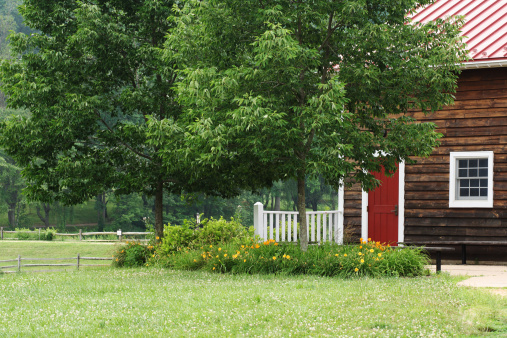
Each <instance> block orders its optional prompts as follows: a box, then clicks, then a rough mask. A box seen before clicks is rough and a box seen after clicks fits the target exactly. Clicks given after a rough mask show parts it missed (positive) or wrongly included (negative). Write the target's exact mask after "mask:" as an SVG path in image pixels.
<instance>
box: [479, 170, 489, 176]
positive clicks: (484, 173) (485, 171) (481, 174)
mask: <svg viewBox="0 0 507 338" xmlns="http://www.w3.org/2000/svg"><path fill="white" fill-rule="evenodd" d="M479 177H488V169H479Z"/></svg>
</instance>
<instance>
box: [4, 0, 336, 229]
mask: <svg viewBox="0 0 507 338" xmlns="http://www.w3.org/2000/svg"><path fill="white" fill-rule="evenodd" d="M21 2H22V1H21V0H0V58H1V59H7V58H10V57H11V55H10V48H9V43H8V36H9V34H10V33H11V32H16V33H19V32H21V33H24V34H30V33H32V32H33V31H32V30H31V29H30V28H29V27H27V26H25V25H24V24H23V18H22V16H21V15H20V14H19V12H18V6H19V5H20V4H21ZM29 114H30V112H28V111H24V110H14V109H10V108H7V98H6V97H5V95H4V94H3V93H2V92H1V91H0V120H4V119H5V118H7V117H8V116H10V115H24V116H28V115H29ZM21 172H22V168H19V167H18V166H17V165H16V163H15V161H14V160H13V159H12V158H10V157H9V156H7V155H6V154H5V153H4V152H3V151H2V150H1V149H0V226H2V227H11V228H31V227H49V226H52V227H56V228H58V229H59V230H60V231H64V230H65V229H68V228H73V229H72V230H74V229H75V227H87V228H96V229H97V230H99V231H101V230H116V229H118V228H121V229H123V230H125V231H128V230H131V231H132V230H144V229H145V225H146V223H148V222H151V220H153V212H154V200H153V198H150V197H147V196H146V195H143V194H130V195H117V194H115V193H114V191H104V192H103V193H102V194H99V195H97V196H95V198H94V199H92V200H89V201H88V202H86V203H83V204H79V205H73V206H64V205H62V204H61V203H58V202H55V203H52V204H50V203H40V202H36V201H28V200H27V199H26V198H25V196H24V194H23V188H25V187H26V186H27V185H28V184H30V182H26V181H25V180H24V179H23V177H22V174H21ZM336 195H337V194H336V192H334V191H332V189H331V188H330V187H329V186H327V185H326V184H325V183H324V180H323V179H321V178H320V179H319V178H317V179H308V180H307V184H306V204H307V207H308V208H311V209H313V210H332V209H334V208H336V204H337V199H336ZM259 201H260V202H262V203H263V204H264V206H265V208H266V209H268V210H293V211H296V206H297V186H296V182H295V181H294V180H289V181H286V182H281V181H279V182H277V183H275V184H274V185H273V186H272V187H271V188H270V189H262V190H260V191H258V192H255V193H252V192H248V191H244V192H242V193H241V194H240V195H239V196H237V197H236V198H232V199H223V198H220V197H213V196H206V195H205V194H187V195H174V194H166V195H165V196H164V223H171V224H180V223H181V222H182V221H183V219H188V218H194V217H195V216H196V214H201V215H202V216H201V218H202V217H205V218H209V217H214V218H218V217H220V216H223V217H225V218H230V217H240V218H241V220H242V222H243V224H244V225H246V226H248V225H252V224H253V204H254V203H255V202H259Z"/></svg>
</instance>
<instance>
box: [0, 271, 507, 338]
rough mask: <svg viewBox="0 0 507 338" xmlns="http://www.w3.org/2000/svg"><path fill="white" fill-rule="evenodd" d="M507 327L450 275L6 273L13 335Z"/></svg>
mask: <svg viewBox="0 0 507 338" xmlns="http://www.w3.org/2000/svg"><path fill="white" fill-rule="evenodd" d="M20 300H23V301H20ZM506 334H507V300H506V299H505V298H495V297H493V296H492V295H490V294H489V293H488V291H486V290H471V289H466V288H459V287H457V286H456V279H453V278H451V277H448V276H440V277H425V278H415V279H396V278H387V279H355V280H341V279H334V278H316V277H304V276H303V277H301V276H299V277H284V276H248V275H243V276H230V275H220V274H210V273H205V272H181V271H178V272H175V271H171V270H158V269H101V270H94V271H91V270H87V271H82V272H81V271H80V272H62V273H45V274H40V273H39V274H35V273H25V274H9V275H2V276H0V336H5V337H10V336H34V337H35V336H37V337H40V336H79V337H85V336H96V335H100V336H113V337H123V336H138V337H141V336H160V337H189V336H199V337H215V336H216V337H221V336H263V337H268V336H269V337H288V336H296V337H308V336H314V337H315V336H328V337H376V336H380V337H415V336H417V337H419V336H422V337H451V336H470V335H488V336H489V335H496V336H505V335H506Z"/></svg>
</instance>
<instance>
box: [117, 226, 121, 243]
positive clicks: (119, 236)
mask: <svg viewBox="0 0 507 338" xmlns="http://www.w3.org/2000/svg"><path fill="white" fill-rule="evenodd" d="M116 234H117V235H118V239H119V240H120V242H121V240H122V235H121V229H118V231H116Z"/></svg>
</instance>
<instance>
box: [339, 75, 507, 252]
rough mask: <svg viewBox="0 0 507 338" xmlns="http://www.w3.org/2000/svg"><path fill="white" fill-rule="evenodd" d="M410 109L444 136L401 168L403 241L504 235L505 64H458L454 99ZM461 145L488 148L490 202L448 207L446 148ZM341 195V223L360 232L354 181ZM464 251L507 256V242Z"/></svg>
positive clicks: (506, 195) (506, 203)
mask: <svg viewBox="0 0 507 338" xmlns="http://www.w3.org/2000/svg"><path fill="white" fill-rule="evenodd" d="M412 115H413V116H414V117H415V118H417V119H418V120H420V121H424V122H433V123H435V124H436V125H437V128H438V131H439V132H440V133H442V134H443V135H444V137H443V138H442V139H441V145H440V147H439V148H437V149H435V151H434V152H433V154H432V155H431V156H430V157H428V158H415V159H416V160H417V164H414V165H407V166H406V168H405V170H406V172H405V222H404V224H405V233H404V235H405V241H407V242H409V241H410V242H425V241H438V240H495V241H497V240H502V241H507V68H494V69H473V70H464V71H463V72H462V73H461V75H460V79H459V81H458V90H457V93H456V99H455V104H454V105H452V106H449V107H444V109H442V110H440V111H438V112H435V113H432V114H430V115H424V114H423V113H421V112H414V113H412ZM461 151H493V152H494V158H493V162H494V166H493V170H494V173H493V182H494V185H493V208H449V169H450V156H449V154H450V152H461ZM344 198H345V203H344V206H345V211H344V225H345V228H346V229H347V227H348V228H349V229H354V232H355V233H356V234H357V233H359V234H360V229H361V189H360V187H359V186H357V185H355V186H353V187H352V188H351V189H347V190H346V191H345V194H344ZM467 252H468V256H469V259H470V260H471V261H472V260H474V259H477V260H480V261H482V260H493V261H507V246H505V247H501V246H497V247H476V246H469V247H467ZM458 255H459V250H457V252H456V256H455V257H456V258H457V256H458Z"/></svg>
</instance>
